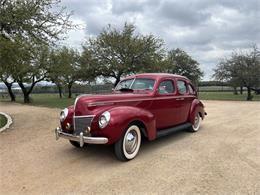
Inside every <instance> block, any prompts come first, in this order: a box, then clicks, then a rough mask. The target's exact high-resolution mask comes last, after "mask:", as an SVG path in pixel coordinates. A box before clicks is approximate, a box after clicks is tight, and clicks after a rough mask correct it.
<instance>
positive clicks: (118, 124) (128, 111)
mask: <svg viewBox="0 0 260 195" xmlns="http://www.w3.org/2000/svg"><path fill="white" fill-rule="evenodd" d="M107 111H109V112H110V121H109V124H108V125H107V126H106V127H105V128H104V129H99V127H98V126H96V127H95V128H98V129H99V130H97V131H95V135H97V136H105V137H107V138H108V140H109V142H108V144H113V143H115V142H116V141H117V140H119V139H120V138H121V136H123V134H124V132H125V130H126V128H127V127H128V125H129V124H130V123H132V122H133V121H140V122H142V123H143V124H144V126H145V130H146V134H147V137H148V139H149V140H153V139H155V138H156V128H155V117H154V115H153V114H152V113H151V112H149V111H147V110H144V109H141V108H137V107H132V106H118V107H113V108H110V109H108V110H107ZM93 122H94V123H95V125H98V120H97V121H96V122H95V121H93Z"/></svg>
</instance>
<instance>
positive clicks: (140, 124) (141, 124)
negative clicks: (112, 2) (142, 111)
mask: <svg viewBox="0 0 260 195" xmlns="http://www.w3.org/2000/svg"><path fill="white" fill-rule="evenodd" d="M131 125H136V126H138V127H139V128H140V130H141V133H142V136H144V137H145V138H148V135H147V127H146V125H145V124H144V122H143V121H141V120H139V119H136V120H133V121H131V122H130V123H129V125H128V126H131Z"/></svg>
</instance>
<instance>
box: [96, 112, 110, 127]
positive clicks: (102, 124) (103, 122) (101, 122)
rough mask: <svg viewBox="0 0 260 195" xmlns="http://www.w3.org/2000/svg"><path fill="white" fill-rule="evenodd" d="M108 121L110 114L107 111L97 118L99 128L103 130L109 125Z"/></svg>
mask: <svg viewBox="0 0 260 195" xmlns="http://www.w3.org/2000/svg"><path fill="white" fill-rule="evenodd" d="M109 120H110V113H109V112H108V111H106V112H104V113H103V114H101V116H100V117H99V121H98V124H99V127H100V128H101V129H102V128H105V127H106V126H107V124H108V123H109Z"/></svg>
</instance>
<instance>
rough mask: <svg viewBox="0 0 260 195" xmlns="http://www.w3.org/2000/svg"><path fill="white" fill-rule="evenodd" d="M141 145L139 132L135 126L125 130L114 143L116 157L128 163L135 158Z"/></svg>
mask: <svg viewBox="0 0 260 195" xmlns="http://www.w3.org/2000/svg"><path fill="white" fill-rule="evenodd" d="M140 145H141V131H140V128H139V127H138V126H136V125H131V126H129V127H128V128H127V130H126V132H125V134H124V135H123V136H122V137H121V138H120V139H119V140H118V141H117V142H116V143H115V146H114V147H115V154H116V157H117V158H118V159H119V160H121V161H128V160H131V159H133V158H135V157H136V155H137V154H138V151H139V149H140Z"/></svg>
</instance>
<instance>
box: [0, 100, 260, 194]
mask: <svg viewBox="0 0 260 195" xmlns="http://www.w3.org/2000/svg"><path fill="white" fill-rule="evenodd" d="M204 103H205V105H206V110H207V112H208V116H207V117H206V119H205V120H204V121H203V123H202V128H201V130H200V131H199V132H197V133H187V132H179V133H175V134H173V135H171V136H169V137H166V138H161V139H158V140H156V141H153V142H148V141H146V142H144V143H142V146H141V150H140V153H139V155H138V156H137V157H136V159H134V160H132V161H129V162H127V163H122V162H119V161H117V160H116V158H115V157H114V155H113V147H105V146H96V145H91V146H88V147H86V148H83V149H77V148H74V147H73V146H71V145H70V144H69V143H68V142H67V141H66V140H62V139H60V140H59V141H58V142H57V141H55V138H54V133H53V129H54V128H55V127H56V126H57V124H58V115H59V109H49V108H42V107H33V106H24V105H20V104H10V103H0V111H3V112H6V113H8V114H10V115H11V116H12V117H13V119H14V124H13V125H12V127H11V128H10V129H9V130H8V131H6V132H4V133H1V134H0V179H1V181H0V194H10V193H11V194H21V193H23V194H43V193H44V194H46V193H47V194H64V193H65V194H72V193H73V194H86V193H90V194H93V193H100V194H101V193H104V194H111V193H124V194H130V193H131V194H133V193H142V194H143V193H145V194H151V193H155V194H158V193H160V194H174V193H176V194H183V193H185V194H200V193H201V194H260V182H259V181H260V103H259V102H224V101H205V102H204Z"/></svg>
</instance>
